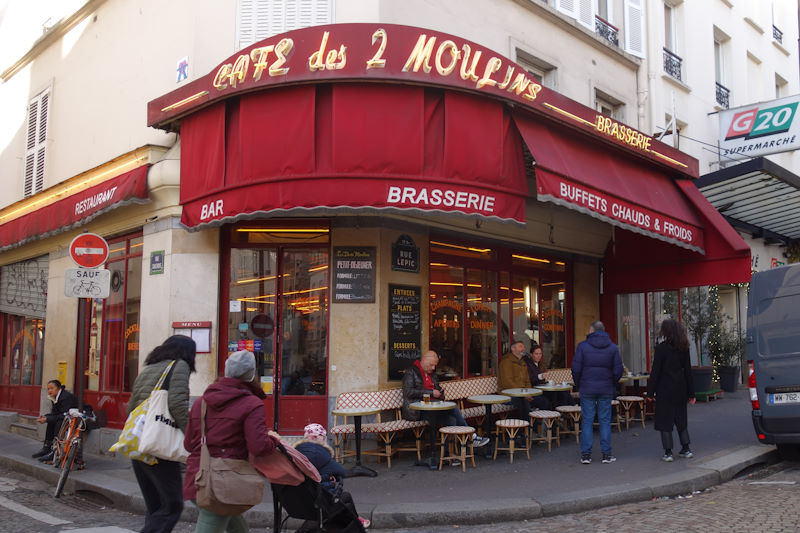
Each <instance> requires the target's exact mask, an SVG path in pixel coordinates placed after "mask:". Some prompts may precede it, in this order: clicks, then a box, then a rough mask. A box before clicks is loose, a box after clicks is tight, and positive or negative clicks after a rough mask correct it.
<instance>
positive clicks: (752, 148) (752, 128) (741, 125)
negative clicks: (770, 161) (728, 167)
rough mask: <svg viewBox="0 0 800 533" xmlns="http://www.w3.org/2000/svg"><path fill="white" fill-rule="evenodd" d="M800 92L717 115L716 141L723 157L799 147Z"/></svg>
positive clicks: (745, 155)
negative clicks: (717, 138) (798, 112)
mask: <svg viewBox="0 0 800 533" xmlns="http://www.w3.org/2000/svg"><path fill="white" fill-rule="evenodd" d="M798 102H800V95H796V96H789V97H786V98H781V99H779V100H772V101H770V102H762V103H760V104H753V105H749V106H744V107H738V108H736V109H728V110H725V111H721V112H720V114H719V132H720V135H719V144H720V149H721V151H722V156H723V157H724V158H725V159H739V157H737V156H744V157H754V156H758V155H764V154H774V153H776V152H787V151H789V150H795V149H797V148H798V147H800V120H799V119H797V107H798Z"/></svg>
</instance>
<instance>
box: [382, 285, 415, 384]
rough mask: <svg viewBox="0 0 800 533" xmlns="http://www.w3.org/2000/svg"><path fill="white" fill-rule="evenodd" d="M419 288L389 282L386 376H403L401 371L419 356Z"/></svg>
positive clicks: (393, 377)
mask: <svg viewBox="0 0 800 533" xmlns="http://www.w3.org/2000/svg"><path fill="white" fill-rule="evenodd" d="M421 300H422V288H421V287H414V286H409V285H391V284H390V285H389V335H388V340H389V364H388V368H389V379H390V380H398V379H402V378H403V371H404V370H405V369H407V368H408V367H409V366H411V364H412V363H413V362H414V361H415V360H416V359H418V358H419V356H420V355H421V353H422V352H421V349H422V328H421V322H422V313H421V309H420V302H421Z"/></svg>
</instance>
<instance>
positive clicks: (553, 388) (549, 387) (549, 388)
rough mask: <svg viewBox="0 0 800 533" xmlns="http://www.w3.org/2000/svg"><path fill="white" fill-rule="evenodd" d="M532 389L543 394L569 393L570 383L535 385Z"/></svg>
mask: <svg viewBox="0 0 800 533" xmlns="http://www.w3.org/2000/svg"><path fill="white" fill-rule="evenodd" d="M534 388H535V389H539V390H541V391H544V392H557V391H571V390H572V383H553V384H550V383H545V384H543V385H536V386H535V387H534Z"/></svg>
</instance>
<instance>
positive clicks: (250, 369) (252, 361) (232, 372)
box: [225, 350, 256, 381]
mask: <svg viewBox="0 0 800 533" xmlns="http://www.w3.org/2000/svg"><path fill="white" fill-rule="evenodd" d="M225 377H226V378H236V379H241V380H242V381H253V378H255V377H256V357H255V356H254V355H253V352H248V351H247V350H239V351H238V352H233V353H232V354H231V355H230V356H228V359H227V360H226V361H225Z"/></svg>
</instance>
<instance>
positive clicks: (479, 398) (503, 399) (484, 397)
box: [467, 394, 511, 457]
mask: <svg viewBox="0 0 800 533" xmlns="http://www.w3.org/2000/svg"><path fill="white" fill-rule="evenodd" d="M510 399H511V398H510V397H509V396H508V395H506V394H476V395H474V396H469V397H468V398H467V400H469V401H471V402H472V403H479V404H482V405H483V407H484V409H486V414H485V416H484V417H483V432H484V433H485V436H486V437H487V438H489V435H490V434H491V433H492V405H494V404H496V403H507V402H508V401H509V400H510ZM485 456H486V457H491V456H492V450H491V446H486V453H485Z"/></svg>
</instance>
